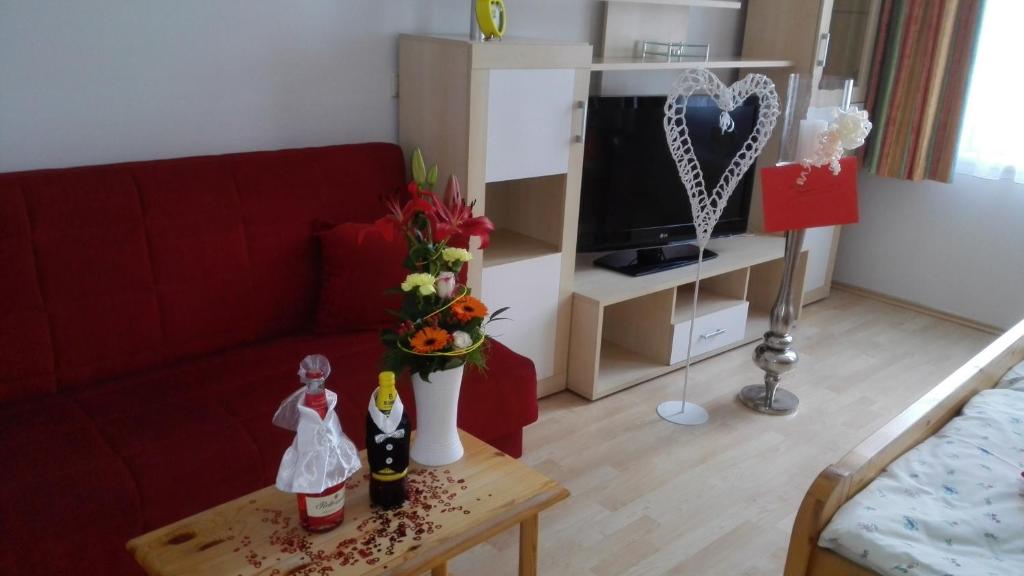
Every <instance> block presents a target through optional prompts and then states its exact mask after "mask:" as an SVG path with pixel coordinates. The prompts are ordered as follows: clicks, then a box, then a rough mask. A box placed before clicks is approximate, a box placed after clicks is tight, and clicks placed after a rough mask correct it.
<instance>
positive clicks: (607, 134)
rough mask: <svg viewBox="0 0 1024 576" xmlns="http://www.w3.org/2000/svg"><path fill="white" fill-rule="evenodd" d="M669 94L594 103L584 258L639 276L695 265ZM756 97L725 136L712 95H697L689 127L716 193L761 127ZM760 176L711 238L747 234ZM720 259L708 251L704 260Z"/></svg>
mask: <svg viewBox="0 0 1024 576" xmlns="http://www.w3.org/2000/svg"><path fill="white" fill-rule="evenodd" d="M664 108H665V97H664V96H626V97H622V96H616V97H604V96H595V97H592V98H590V103H589V108H588V114H587V132H586V143H585V145H584V152H583V180H582V186H581V197H580V219H579V235H578V243H577V251H578V252H607V251H613V253H611V254H608V255H606V256H603V257H601V258H599V259H597V260H596V261H595V264H597V265H599V266H604V267H606V268H611V269H613V270H617V271H620V272H623V273H626V274H630V275H633V276H639V275H642V274H650V273H653V272H658V271H660V270H666V269H669V268H675V267H678V266H685V265H687V264H691V263H693V262H696V256H697V250H696V246H694V245H693V244H692V241H693V240H694V239H696V231H695V229H694V225H693V215H692V213H691V211H690V202H689V199H688V197H687V195H686V191H685V189H684V188H683V185H682V182H681V181H680V179H679V170H678V168H677V167H676V163H675V161H674V160H673V159H672V155H671V153H670V152H669V149H668V143H667V141H666V139H665V129H664V126H663V119H664V116H665V111H664ZM757 112H758V106H757V98H756V97H751V98H750V99H748V100H747V101H746V102H744V103H743V104H742V105H741V106H739V107H737V108H736V109H734V110H733V111H732V112H731V113H730V115H731V117H732V120H733V129H732V130H731V131H727V132H724V133H723V132H722V129H721V127H720V125H719V122H720V116H721V110H720V109H719V108H718V106H717V105H716V104H715V103H714V101H713V100H712V99H711V98H710V97H709V96H701V95H695V96H691V97H690V100H689V102H688V104H687V109H686V124H687V127H688V129H689V132H690V140H691V141H692V142H693V147H694V149H695V151H696V155H697V161H698V162H699V163H700V167H701V171H702V172H703V174H704V182H705V185H706V186H707V187H708V189H709V190H710V189H712V188H713V187H714V186H715V184H716V183H717V182H718V180H719V178H721V176H722V174H723V173H724V172H725V170H726V168H727V167H728V166H729V163H730V162H731V161H732V158H733V156H735V155H736V152H738V151H739V150H740V148H741V147H742V146H743V143H744V142H746V140H747V138H748V137H749V136H750V134H751V132H753V130H754V126H755V124H756V121H757ZM753 183H754V171H753V170H750V171H748V172H747V174H746V175H745V176H744V178H743V179H742V180H741V181H740V183H739V184H738V185H737V187H736V190H735V191H733V194H732V196H731V197H730V198H729V201H728V202H727V203H726V207H725V210H724V211H723V212H722V217H721V219H720V220H719V221H718V225H717V226H715V229H714V232H713V234H712V235H713V236H729V235H734V234H742V233H745V232H746V231H747V217H748V214H749V212H750V195H751V192H752V190H753ZM714 256H715V255H714V253H710V251H709V250H705V251H704V259H705V260H707V259H709V258H713V257H714Z"/></svg>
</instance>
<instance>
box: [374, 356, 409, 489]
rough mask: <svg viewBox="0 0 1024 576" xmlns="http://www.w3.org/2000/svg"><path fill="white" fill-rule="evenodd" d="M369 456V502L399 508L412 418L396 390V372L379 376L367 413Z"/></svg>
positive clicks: (406, 470)
mask: <svg viewBox="0 0 1024 576" xmlns="http://www.w3.org/2000/svg"><path fill="white" fill-rule="evenodd" d="M366 459H367V462H368V463H369V465H370V502H371V503H372V504H373V505H375V506H380V507H381V508H385V509H389V508H397V507H399V506H401V505H402V504H403V503H404V502H405V478H406V476H407V475H408V473H409V418H408V417H407V416H406V415H405V409H404V408H403V406H402V401H401V399H399V397H398V391H397V390H396V389H395V374H394V372H381V373H380V374H379V375H378V376H377V390H376V391H374V393H373V394H372V395H371V396H370V407H369V413H368V414H367V415H366Z"/></svg>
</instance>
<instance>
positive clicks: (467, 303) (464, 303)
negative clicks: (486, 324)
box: [452, 296, 487, 322]
mask: <svg viewBox="0 0 1024 576" xmlns="http://www.w3.org/2000/svg"><path fill="white" fill-rule="evenodd" d="M452 314H454V315H455V317H456V318H458V319H459V321H460V322H469V321H470V320H472V319H473V318H483V317H485V316H487V306H484V303H483V302H481V301H479V300H477V299H476V298H473V297H472V296H463V297H462V298H459V300H458V301H457V302H455V304H452Z"/></svg>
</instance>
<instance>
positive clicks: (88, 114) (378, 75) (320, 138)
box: [0, 0, 742, 172]
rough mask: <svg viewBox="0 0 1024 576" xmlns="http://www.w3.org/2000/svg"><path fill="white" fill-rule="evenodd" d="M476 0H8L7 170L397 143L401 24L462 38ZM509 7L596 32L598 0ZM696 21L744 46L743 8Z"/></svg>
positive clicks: (703, 35)
mask: <svg viewBox="0 0 1024 576" xmlns="http://www.w3.org/2000/svg"><path fill="white" fill-rule="evenodd" d="M469 6H470V0H173V1H171V0H162V1H161V0H75V1H73V2H69V1H67V0H3V1H2V2H0V172H3V171H12V170H23V169H30V168H40V167H58V166H73V165H81V164H96V163H105V162H117V161H126V160H142V159H152V158H166V157H174V156H184V155H193V154H208V153H221V152H234V151H243V150H259V149H273V148H286V147H295V146H314V145H321V144H334V143H343V142H359V141H368V140H388V141H393V140H395V139H396V136H397V127H396V123H397V108H396V101H395V100H394V99H392V98H391V90H392V74H393V73H394V72H395V70H396V68H397V61H396V60H397V56H396V54H397V43H396V38H397V35H398V34H399V33H402V32H410V33H436V34H447V33H459V34H462V33H468V31H469ZM508 8H509V30H510V34H512V35H516V36H527V37H536V38H560V39H566V40H579V41H589V42H592V43H597V42H599V41H600V30H601V25H602V21H603V14H604V7H603V3H602V2H601V1H599V0H510V1H509V2H508ZM688 28H689V30H688V34H690V35H691V36H692V38H691V39H692V40H694V41H701V40H705V39H710V40H712V41H713V42H714V45H715V46H716V52H721V53H723V54H725V53H729V52H735V51H738V41H739V39H740V37H741V34H742V14H741V13H740V11H736V10H705V9H700V10H694V11H693V13H692V16H691V21H690V24H689V27H688ZM639 80H640V78H639V77H638V78H637V79H636V81H639ZM668 82H671V78H669V79H668V80H667V81H666V86H665V88H664V89H663V90H662V91H664V90H667V87H668Z"/></svg>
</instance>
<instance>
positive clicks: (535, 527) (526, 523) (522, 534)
mask: <svg viewBox="0 0 1024 576" xmlns="http://www.w3.org/2000/svg"><path fill="white" fill-rule="evenodd" d="M539 520H540V518H539V516H538V515H537V514H534V515H533V516H530V517H529V518H527V519H526V520H523V521H522V522H520V523H519V576H537V536H538V535H539V533H540V523H539Z"/></svg>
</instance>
